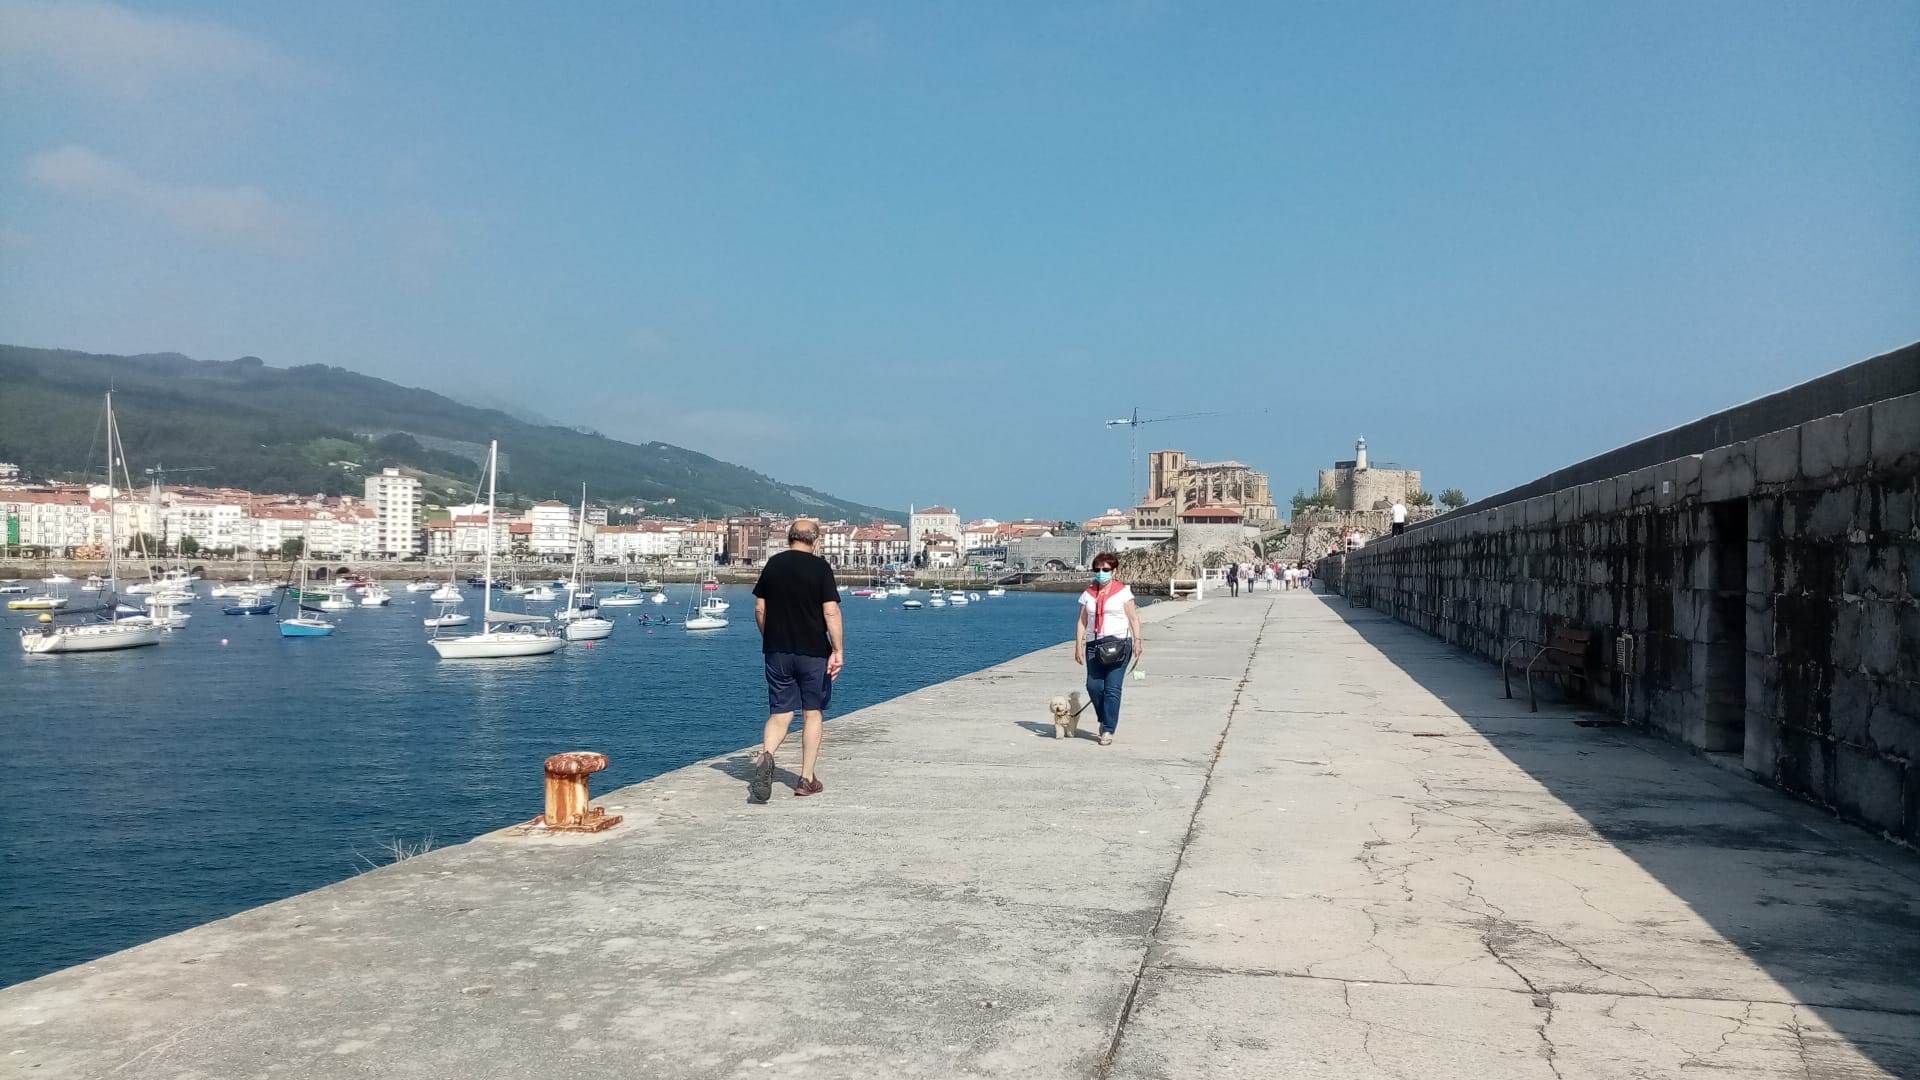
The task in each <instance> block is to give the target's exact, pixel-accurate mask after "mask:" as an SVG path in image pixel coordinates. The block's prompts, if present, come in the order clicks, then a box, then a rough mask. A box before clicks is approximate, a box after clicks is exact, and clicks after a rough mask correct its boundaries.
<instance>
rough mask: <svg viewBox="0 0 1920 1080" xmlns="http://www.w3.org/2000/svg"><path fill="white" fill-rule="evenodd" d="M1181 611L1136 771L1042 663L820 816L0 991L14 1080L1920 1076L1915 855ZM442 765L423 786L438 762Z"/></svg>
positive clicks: (1218, 604)
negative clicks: (1074, 723) (126, 1077)
mask: <svg viewBox="0 0 1920 1080" xmlns="http://www.w3.org/2000/svg"><path fill="white" fill-rule="evenodd" d="M1034 602H1041V601H1040V600H1037V599H1036V600H1035V601H1034ZM855 610H856V611H858V610H859V609H858V608H857V607H856V608H855ZM1144 618H1145V624H1146V628H1145V635H1146V640H1147V641H1148V642H1149V646H1148V652H1147V658H1146V660H1145V662H1144V664H1143V668H1144V670H1145V671H1146V672H1147V677H1146V678H1145V679H1143V680H1140V681H1138V682H1136V683H1135V684H1134V685H1133V686H1131V687H1130V688H1129V690H1128V692H1127V713H1126V716H1125V719H1124V721H1123V723H1122V725H1121V730H1120V734H1121V737H1120V739H1119V740H1118V741H1116V742H1115V744H1114V745H1113V746H1111V747H1106V748H1102V747H1099V746H1098V745H1096V744H1095V743H1094V742H1093V741H1092V740H1091V739H1089V738H1086V737H1085V735H1086V733H1085V732H1084V731H1083V732H1082V737H1081V738H1080V739H1077V740H1071V741H1063V740H1055V739H1054V738H1053V737H1052V728H1051V725H1050V723H1048V718H1047V714H1046V712H1045V703H1046V701H1047V699H1048V697H1049V696H1050V695H1052V694H1055V693H1060V692H1063V691H1065V690H1066V689H1069V688H1071V687H1072V686H1073V685H1074V684H1075V681H1076V678H1077V669H1076V668H1074V667H1073V665H1072V664H1071V662H1070V661H1069V659H1068V657H1067V656H1066V654H1065V650H1064V649H1061V648H1058V647H1054V648H1051V649H1046V650H1042V651H1037V652H1029V653H1025V654H1023V655H1020V656H1018V657H1014V658H1011V659H1009V660H1008V661H1006V662H1004V663H1001V664H998V665H995V666H993V667H989V668H986V669H984V670H981V671H979V672H977V673H974V674H971V675H965V676H962V677H959V678H956V679H951V680H948V681H943V682H939V683H935V684H932V685H928V686H926V687H924V688H922V689H919V690H917V691H915V692H912V693H908V694H904V695H902V696H899V697H895V698H892V699H890V700H888V701H885V702H883V703H880V704H877V705H874V706H871V707H868V708H865V709H861V710H859V711H857V712H854V713H851V714H849V715H846V716H844V717H842V718H841V719H838V720H835V721H834V722H833V723H832V724H831V725H829V742H828V745H829V755H828V757H827V759H826V761H827V763H828V764H827V765H826V766H825V767H826V769H827V770H828V771H827V772H826V773H825V775H826V776H827V778H828V782H829V784H830V789H831V791H832V792H833V795H832V797H831V798H829V799H824V800H821V799H810V800H795V799H792V798H790V797H786V792H785V786H786V784H788V783H790V782H791V776H790V772H789V769H788V768H787V767H785V766H788V765H789V763H785V762H783V769H782V771H781V777H780V780H781V784H780V786H778V787H777V789H776V797H775V800H774V803H773V805H771V806H765V807H760V806H749V805H747V804H746V802H745V798H744V789H745V786H746V784H745V777H746V768H747V765H746V761H747V759H746V756H745V754H744V753H743V752H741V751H739V750H738V749H735V750H733V751H731V752H721V753H715V754H712V755H709V756H707V757H705V758H703V759H702V760H699V761H697V762H694V763H692V764H689V765H688V766H687V767H684V768H681V769H678V770H675V771H670V772H666V773H663V774H661V775H659V776H656V777H654V778H652V779H649V780H646V781H645V782H642V783H639V784H637V785H627V786H620V785H619V783H618V781H617V780H616V781H615V782H614V783H612V784H606V785H603V786H602V787H601V789H600V790H598V791H597V792H596V798H595V804H596V805H600V806H604V807H606V808H607V809H608V811H609V812H610V813H618V814H620V815H622V816H623V817H624V821H623V822H622V823H621V824H620V825H619V826H617V827H616V828H614V829H612V830H609V831H607V832H604V833H599V834H595V835H592V836H579V837H537V836H521V835H517V834H515V833H513V832H511V831H500V832H494V833H490V834H488V835H485V836H482V837H480V838H478V839H476V840H474V841H473V842H471V843H468V844H463V845H459V846H455V847H450V848H447V849H444V850H436V851H431V852H428V853H425V854H422V855H418V856H416V857H412V858H407V859H405V860H403V861H401V862H399V863H398V864H395V865H387V866H383V867H381V868H379V869H376V870H372V871H369V872H367V873H364V874H361V875H359V876H356V877H354V878H352V879H350V880H348V881H345V882H342V883H340V884H338V885H333V886H330V887H328V888H325V889H321V890H319V891H317V892H313V893H308V894H304V895H300V896H296V897H293V898H291V899H288V900H285V901H283V902H280V903H277V904H272V905H268V906H265V907H261V908H257V909H254V910H251V911H247V912H244V913H242V914H239V915H237V916H235V917H233V918H230V919H226V920H223V921H220V922H216V923H213V924H210V925H206V926H202V927H198V928H195V929H193V930H189V931H186V932H184V933H180V934H176V935H173V936H170V937H167V938H163V939H161V940H158V941H155V942H151V943H149V944H146V945H143V946H140V947H138V948H135V949H131V950H129V951H126V952H123V953H119V954H116V955H113V956H110V957H106V958H103V959H101V960H98V961H94V962H91V963H87V964H83V965H80V966H78V967H75V968H72V969H69V970H65V971H61V972H58V973H56V974H52V975H49V976H46V977H43V978H40V979H37V980H33V981H30V982H27V983H24V984H22V985H18V986H14V987H11V988H9V989H6V990H0V1041H4V1042H5V1043H6V1044H8V1045H9V1046H10V1047H11V1048H12V1049H11V1051H10V1054H9V1056H8V1057H7V1058H5V1061H6V1068H8V1069H9V1070H11V1073H10V1074H12V1075H21V1076H28V1075H31V1076H34V1077H61V1078H68V1077H91V1076H104V1075H110V1074H151V1075H200V1076H223V1075H235V1074H241V1073H246V1074H252V1073H260V1072H284V1073H286V1074H289V1075H300V1076H311V1077H332V1076H341V1077H345V1076H364V1075H369V1074H377V1075H389V1076H445V1075H464V1076H476V1077H491V1076H497V1077H510V1076H525V1075H549V1076H551V1075H583V1076H584V1075H604V1074H609V1073H623V1072H632V1071H635V1070H636V1069H643V1070H644V1071H646V1072H647V1074H648V1075H653V1076H662V1077H675V1076H688V1077H693V1076H796V1077H799V1076H804V1077H861V1076H881V1075H885V1076H927V1077H935V1076H938V1077H952V1076H1021V1077H1082V1076H1101V1077H1126V1078H1149V1077H1186V1076H1204V1075H1218V1074H1227V1073H1233V1074H1236V1075H1251V1074H1252V1073H1254V1072H1260V1073H1263V1074H1268V1075H1285V1076H1290V1077H1308V1078H1314V1077H1325V1078H1336V1077H1337V1078H1342V1080H1351V1078H1358V1080H1373V1078H1388V1077H1400V1076H1406V1075H1410V1074H1414V1073H1420V1074H1424V1075H1434V1076H1462V1077H1467V1076H1471V1077H1479V1078H1491V1080H1504V1078H1510V1077H1511V1078H1536V1077H1537V1078H1540V1080H1549V1078H1555V1077H1558V1078H1563V1080H1565V1078H1585V1077H1613V1076H1628V1075H1641V1076H1668V1075H1686V1074H1690V1072H1691V1071H1692V1070H1695V1069H1707V1070H1715V1071H1718V1072H1721V1073H1723V1074H1725V1075H1733V1076H1741V1077H1755V1078H1767V1077H1806V1076H1842V1075H1844V1076H1848V1077H1899V1076H1910V1075H1914V1070H1915V1069H1920V1030H1917V1029H1916V1028H1915V1026H1914V1024H1913V1017H1914V1016H1915V1015H1916V1014H1920V998H1916V996H1915V990H1914V987H1913V983H1912V980H1911V978H1910V977H1909V973H1910V970H1911V969H1910V966H1909V957H1908V956H1907V954H1906V952H1905V951H1904V950H1902V949H1901V948H1892V949H1889V948H1887V947H1885V946H1886V943H1888V942H1895V941H1900V940H1907V941H1911V940H1912V937H1911V935H1912V932H1913V927H1914V926H1915V925H1916V921H1917V920H1920V863H1916V861H1915V857H1914V856H1913V854H1912V853H1911V852H1907V851H1901V850H1897V849H1893V848H1889V847H1887V846H1886V845H1884V844H1882V843H1880V842H1878V841H1875V840H1873V839H1871V838H1869V837H1867V836H1865V835H1864V834H1862V833H1859V832H1858V831H1856V830H1854V829H1852V828H1850V827H1846V826H1842V825H1837V824H1835V823H1833V822H1832V821H1831V820H1830V819H1828V818H1826V817H1825V816H1824V815H1821V814H1819V813H1818V812H1817V811H1814V810H1813V809H1811V808H1809V807H1806V806H1804V805H1802V804H1799V803H1796V802H1794V801H1793V800H1791V799H1789V798H1787V797H1786V796H1784V795H1781V794H1779V793H1777V792H1773V791H1768V790H1766V789H1763V788H1760V787H1757V786H1755V785H1752V784H1749V783H1747V782H1746V781H1744V780H1741V779H1739V778H1737V777H1734V776H1731V775H1729V774H1726V773H1724V772H1721V771H1720V770H1718V769H1716V768H1714V767H1713V766H1712V765H1710V764H1708V763H1706V762H1704V761H1702V760H1700V759H1699V758H1696V757H1692V756H1689V755H1688V754H1687V753H1686V752H1685V751H1684V750H1681V749H1679V748H1677V747H1674V746H1672V745H1671V744H1667V743H1662V742H1659V741H1657V740H1655V739H1653V738H1651V737H1649V736H1647V735H1645V734H1642V733H1635V732H1631V731H1627V730H1622V729H1619V728H1612V727H1606V726H1592V725H1591V724H1587V723H1586V721H1588V720H1589V719H1591V714H1587V713H1584V712H1581V711H1579V710H1577V709H1570V708H1566V707H1557V706H1556V707H1553V708H1548V709H1543V710H1542V711H1541V712H1539V713H1529V712H1527V711H1526V707H1525V703H1524V702H1517V701H1511V700H1506V699H1503V698H1502V697H1501V696H1500V691H1499V679H1498V676H1497V674H1495V673H1493V672H1491V671H1489V670H1488V669H1487V668H1486V667H1485V666H1483V665H1481V664H1479V663H1477V662H1475V661H1473V660H1471V659H1469V658H1467V657H1465V656H1464V655H1463V654H1461V653H1458V652H1455V651H1453V650H1449V649H1447V648H1445V647H1442V646H1439V645H1436V644H1435V643H1433V642H1432V641H1431V639H1428V638H1426V637H1425V636H1424V635H1421V634H1419V633H1418V632H1417V631H1414V630H1411V629H1409V628H1406V627H1402V626H1399V625H1397V624H1395V623H1393V622H1392V621H1391V620H1389V619H1387V618H1386V617H1384V616H1382V615H1379V614H1377V613H1374V612H1370V611H1365V610H1361V609H1352V608H1348V607H1347V606H1346V605H1345V604H1344V603H1343V602H1341V601H1340V599H1339V598H1337V597H1331V598H1330V597H1325V596H1322V595H1321V594H1317V593H1310V592H1299V591H1295V592H1286V593H1280V594H1266V595H1256V596H1254V597H1242V598H1236V599H1227V598H1217V599H1210V600H1207V601H1205V602H1201V603H1177V604H1161V605H1155V606H1154V607H1152V608H1149V609H1148V610H1147V611H1146V612H1145V613H1144ZM854 626H855V627H856V628H857V627H858V626H859V624H857V623H856V624H854ZM854 632H857V630H856V631H854ZM855 640H859V639H858V638H857V637H856V638H855ZM856 655H857V654H856ZM488 670H490V671H494V672H499V671H502V670H503V669H500V668H489V669H488ZM609 730H610V729H609ZM578 734H579V738H580V739H581V741H580V742H579V743H576V744H569V745H570V746H577V747H579V748H589V747H597V748H601V749H605V748H606V746H605V744H604V743H599V744H596V743H594V742H592V741H591V740H590V737H589V735H588V734H587V733H586V732H584V731H582V732H580V733H578ZM747 741H748V740H746V739H735V740H734V743H735V746H736V747H738V746H741V745H744V744H745V743H746V742H747ZM620 753H621V751H619V750H616V751H614V758H615V761H616V766H617V765H618V762H619V756H620ZM422 756H423V755H413V756H411V757H410V759H409V761H408V762H406V763H404V764H400V763H396V769H395V776H394V778H393V783H394V784H395V785H396V786H398V785H402V784H404V783H405V782H406V779H407V776H406V774H409V773H413V772H417V771H419V770H423V769H427V768H434V767H445V764H446V763H445V762H434V761H425V760H420V758H421V757H422ZM523 765H524V767H523V768H521V769H520V770H519V771H518V776H519V781H518V783H519V787H518V790H517V792H516V794H518V795H519V796H520V797H521V799H522V800H524V801H523V803H522V805H523V807H527V806H531V805H533V800H534V799H535V798H536V790H537V783H538V777H537V774H538V769H537V755H529V757H528V759H527V760H526V761H525V762H524V763H523ZM263 809H265V808H263ZM516 816H517V815H512V814H505V813H503V814H501V816H500V817H499V818H498V819H497V824H499V825H501V826H505V825H509V824H511V823H512V822H513V820H515V818H516ZM1821 896H1826V897H1845V898H1846V901H1847V902H1846V903H1845V904H1844V905H1834V904H1826V903H1820V902H1816V901H1817V900H1818V898H1819V897H1821ZM78 1003H84V1008H79V1007H76V1005H77V1004H78ZM1282 1018H1283V1019H1282Z"/></svg>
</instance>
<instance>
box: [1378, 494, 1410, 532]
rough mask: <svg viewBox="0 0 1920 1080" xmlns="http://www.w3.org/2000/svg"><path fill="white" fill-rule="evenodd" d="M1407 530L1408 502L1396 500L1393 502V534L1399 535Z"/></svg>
mask: <svg viewBox="0 0 1920 1080" xmlns="http://www.w3.org/2000/svg"><path fill="white" fill-rule="evenodd" d="M1374 505H1376V506H1378V505H1379V504H1378V503H1375V504H1374ZM1406 531H1407V504H1406V503H1403V502H1395V503H1394V504H1393V535H1395V536H1399V535H1400V534H1401V533H1403V532H1406Z"/></svg>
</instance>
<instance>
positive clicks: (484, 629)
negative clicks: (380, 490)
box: [427, 442, 567, 660]
mask: <svg viewBox="0 0 1920 1080" xmlns="http://www.w3.org/2000/svg"><path fill="white" fill-rule="evenodd" d="M499 466H500V444H499V443H498V442H493V443H490V444H489V445H488V447H487V559H486V570H485V572H484V574H483V575H482V576H483V577H484V578H485V579H486V585H484V586H483V587H482V589H481V609H480V610H481V616H480V617H481V620H482V622H481V629H480V632H479V633H477V634H467V635H464V636H462V637H448V638H443V637H436V638H433V639H431V640H429V641H428V642H427V644H429V645H432V646H433V651H434V652H437V653H439V654H440V658H441V659H442V660H494V659H499V658H502V657H508V656H544V655H546V654H547V653H552V652H558V651H559V650H561V649H563V648H565V647H566V644H567V641H566V639H565V638H562V637H557V636H555V635H553V634H545V633H540V632H537V631H534V630H526V629H521V630H515V629H511V627H515V626H521V627H524V626H528V625H530V624H533V623H543V622H546V621H547V620H546V619H545V618H543V617H541V616H539V615H513V614H509V613H507V612H504V611H494V610H493V503H494V498H495V496H496V494H497V492H496V489H497V487H498V485H499V480H500V475H499V472H500V470H499ZM499 627H506V628H508V629H498V628H499Z"/></svg>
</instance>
